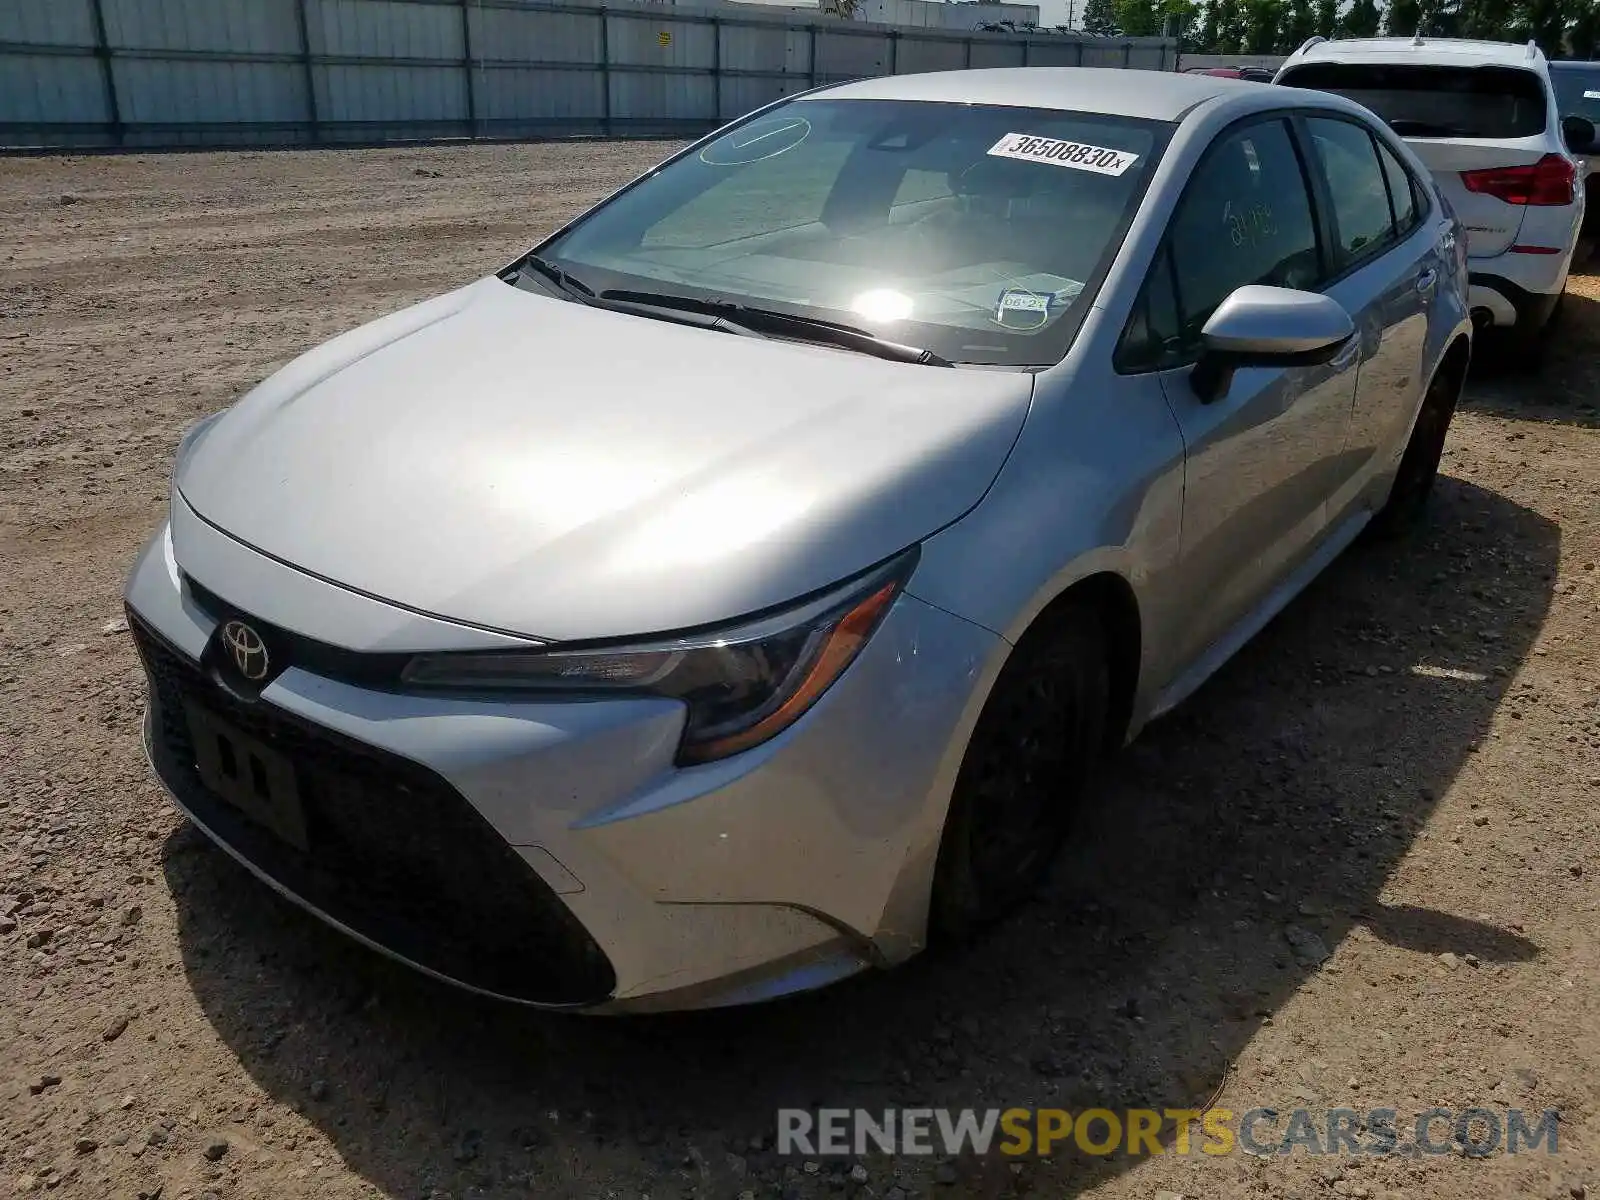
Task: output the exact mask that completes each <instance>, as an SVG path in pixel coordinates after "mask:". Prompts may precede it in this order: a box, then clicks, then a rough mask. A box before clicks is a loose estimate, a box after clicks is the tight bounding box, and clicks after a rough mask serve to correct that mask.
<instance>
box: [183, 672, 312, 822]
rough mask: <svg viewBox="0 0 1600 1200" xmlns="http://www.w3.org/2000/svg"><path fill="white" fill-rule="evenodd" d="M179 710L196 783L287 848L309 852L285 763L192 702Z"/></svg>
mask: <svg viewBox="0 0 1600 1200" xmlns="http://www.w3.org/2000/svg"><path fill="white" fill-rule="evenodd" d="M184 710H185V715H186V716H187V718H188V722H189V736H190V737H191V738H192V739H193V743H194V756H195V765H196V766H197V767H198V768H199V771H200V782H201V783H203V784H204V785H205V786H206V787H207V788H209V789H210V790H211V791H212V792H214V793H216V795H217V796H219V797H220V798H221V799H223V800H225V801H227V802H228V803H229V804H231V805H232V806H233V807H234V808H236V809H238V810H239V812H241V813H243V814H244V815H245V816H246V817H248V818H249V819H250V820H252V821H254V822H255V823H256V824H258V825H261V826H263V827H264V828H266V829H269V830H271V831H272V832H273V833H275V834H277V835H278V836H279V837H280V838H282V839H283V840H284V841H286V842H288V843H289V844H290V845H292V846H297V847H299V848H300V849H301V850H308V849H310V843H309V840H308V839H307V837H306V814H305V807H304V805H302V804H301V802H300V789H299V786H298V784H297V783H296V780H295V774H294V767H293V766H292V765H291V764H290V762H289V760H288V759H287V758H285V757H284V756H283V755H282V754H279V753H278V752H277V751H276V750H274V749H272V747H270V746H268V745H266V744H265V743H264V742H261V741H259V740H257V739H256V738H253V737H250V736H249V735H247V734H244V733H241V732H240V731H239V730H238V729H235V728H234V727H233V726H232V725H230V724H228V723H227V722H226V721H223V720H220V719H219V718H217V717H216V716H213V715H212V714H211V713H210V712H208V711H207V710H206V709H204V708H201V707H200V706H199V705H198V704H195V703H193V702H192V701H191V702H187V703H185V705H184Z"/></svg>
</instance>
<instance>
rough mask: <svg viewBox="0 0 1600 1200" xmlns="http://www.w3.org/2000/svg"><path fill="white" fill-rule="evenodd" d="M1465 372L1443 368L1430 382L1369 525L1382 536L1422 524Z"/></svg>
mask: <svg viewBox="0 0 1600 1200" xmlns="http://www.w3.org/2000/svg"><path fill="white" fill-rule="evenodd" d="M1465 374H1466V372H1464V371H1459V370H1450V369H1442V370H1440V371H1439V373H1438V374H1437V375H1435V376H1434V378H1433V382H1432V383H1431V384H1429V385H1428V394H1427V395H1426V396H1424V397H1423V400H1422V407H1421V408H1420V409H1419V410H1418V411H1417V419H1416V422H1415V423H1414V424H1413V425H1412V427H1411V438H1410V440H1409V441H1407V442H1406V450H1405V454H1404V455H1403V456H1402V457H1401V459H1400V469H1399V470H1398V471H1396V472H1395V477H1394V484H1393V485H1392V486H1391V487H1390V489H1389V498H1388V499H1387V500H1386V501H1384V505H1383V507H1382V508H1380V509H1379V510H1378V512H1377V514H1376V515H1375V516H1374V517H1373V518H1372V523H1371V525H1370V526H1369V527H1368V528H1369V529H1370V530H1371V531H1372V532H1373V533H1374V534H1375V535H1377V536H1378V537H1383V538H1392V537H1399V536H1401V535H1403V534H1406V533H1409V532H1410V531H1411V530H1412V529H1414V528H1416V526H1417V525H1418V524H1420V523H1421V521H1422V517H1423V514H1424V513H1425V512H1426V511H1427V507H1428V497H1429V496H1431V495H1432V494H1433V484H1434V481H1435V480H1436V479H1438V478H1439V459H1440V457H1441V456H1442V455H1443V454H1444V440H1445V437H1446V436H1447V435H1448V434H1449V432H1450V421H1451V419H1452V418H1453V417H1454V416H1455V414H1456V401H1457V400H1459V399H1460V397H1461V385H1462V382H1463V377H1464V376H1465Z"/></svg>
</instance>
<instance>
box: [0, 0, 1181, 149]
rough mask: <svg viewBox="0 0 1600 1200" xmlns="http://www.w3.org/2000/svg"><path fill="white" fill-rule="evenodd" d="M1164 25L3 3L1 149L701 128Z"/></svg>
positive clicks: (1099, 59)
mask: <svg viewBox="0 0 1600 1200" xmlns="http://www.w3.org/2000/svg"><path fill="white" fill-rule="evenodd" d="M1175 58H1176V48H1175V46H1174V44H1173V43H1172V42H1171V41H1170V40H1165V39H1159V38H1134V39H1126V40H1124V39H1105V38H1087V37H1075V36H1062V35H1047V34H1039V35H1033V36H1020V35H1012V34H1001V33H961V32H955V31H944V30H934V29H916V30H911V29H902V28H896V27H891V26H883V25H867V24H862V23H859V22H849V21H841V20H837V19H830V18H827V17H823V16H821V15H818V16H817V17H815V18H810V17H808V16H800V17H798V18H797V16H796V14H794V13H792V12H784V13H781V14H780V13H774V14H772V15H768V14H766V13H763V12H761V11H760V10H759V9H751V8H732V7H723V8H707V9H685V8H676V7H667V6H660V5H650V4H615V5H611V4H608V5H604V6H596V5H592V4H590V5H585V4H579V3H560V2H558V3H529V2H527V0H0V146H6V147H13V148H15V147H74V146H77V147H92V146H130V147H133V146H146V147H154V146H177V145H241V144H285V143H289V144H293V143H316V142H380V141H388V140H401V139H406V140H411V139H433V138H469V137H499V138H525V137H550V136H554V137H560V136H572V135H600V136H605V135H612V134H616V135H630V134H631V135H671V134H689V133H698V132H701V131H704V130H706V129H709V128H712V127H714V126H716V125H718V124H720V123H721V122H723V121H726V120H731V119H732V118H734V117H736V116H738V115H740V114H741V113H745V112H748V111H749V110H750V109H752V108H756V107H758V106H760V105H762V104H765V103H767V102H768V101H771V100H775V99H777V98H779V97H781V96H784V95H789V94H791V93H794V92H798V91H802V90H804V89H805V88H808V87H812V86H815V85H817V84H820V83H829V82H834V81H837V80H842V79H854V78H860V77H862V76H871V75H889V74H905V73H910V72H914V71H930V70H944V69H949V68H957V67H996V66H1030V65H1031V66H1078V65H1083V66H1125V67H1137V68H1145V69H1150V70H1171V69H1172V68H1173V66H1174V63H1175Z"/></svg>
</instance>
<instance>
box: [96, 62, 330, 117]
mask: <svg viewBox="0 0 1600 1200" xmlns="http://www.w3.org/2000/svg"><path fill="white" fill-rule="evenodd" d="M115 74H116V81H117V99H118V103H119V104H120V105H121V109H122V119H123V120H124V121H126V122H129V123H130V124H151V125H191V124H192V125H202V124H216V123H219V122H258V123H264V124H276V125H292V124H295V123H296V122H299V121H304V120H305V118H306V110H305V93H304V91H303V90H302V83H303V80H302V78H301V74H300V71H299V69H298V68H297V67H296V66H295V65H294V64H292V63H226V62H205V61H201V62H166V61H163V60H161V59H158V58H131V59H121V60H119V61H118V62H117V63H116V64H115Z"/></svg>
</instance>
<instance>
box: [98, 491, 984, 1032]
mask: <svg viewBox="0 0 1600 1200" xmlns="http://www.w3.org/2000/svg"><path fill="white" fill-rule="evenodd" d="M179 503H180V504H181V501H180V502H179ZM196 537H209V538H213V539H224V540H226V538H225V535H223V534H220V533H218V532H216V531H214V530H213V531H209V532H205V531H200V532H195V531H186V533H185V539H186V540H185V541H184V542H183V543H180V544H182V545H184V546H185V548H186V550H187V548H188V547H189V546H190V545H192V544H194V543H192V542H191V541H190V540H189V539H192V538H196ZM196 549H197V551H198V552H197V553H196V554H195V556H194V558H195V561H197V562H204V563H206V564H208V565H210V564H215V563H218V562H220V561H223V559H224V558H229V557H231V558H232V559H234V560H237V559H238V556H240V555H246V556H249V557H250V558H251V559H252V560H253V561H251V562H250V563H249V564H248V568H249V569H248V571H246V572H244V573H243V575H241V576H240V577H241V578H243V577H248V578H249V579H250V582H251V586H252V589H254V588H255V587H256V586H257V585H258V584H259V583H260V582H261V581H262V579H263V578H264V577H267V576H270V575H271V574H272V573H273V572H278V573H281V574H282V580H281V582H282V583H283V584H284V586H283V587H269V588H265V589H262V590H260V591H254V590H252V591H251V592H250V594H249V595H247V594H245V593H241V592H239V591H237V590H235V589H233V588H231V587H230V583H231V579H224V578H216V577H214V576H213V577H208V578H204V579H199V580H196V581H195V582H198V583H200V584H203V585H204V587H203V588H198V589H197V588H195V587H194V586H192V584H191V582H190V581H189V580H187V579H186V578H185V576H184V574H183V572H181V571H180V570H179V568H178V562H177V559H176V556H175V554H174V550H173V546H172V541H171V537H170V535H169V533H168V531H167V530H165V529H163V531H162V532H161V533H160V534H158V536H157V537H156V538H155V539H153V540H152V542H151V544H150V545H149V546H148V547H146V549H145V551H144V553H143V554H142V555H141V557H140V559H139V561H138V563H137V564H136V566H135V568H134V571H133V574H132V576H131V577H130V580H129V583H128V588H127V596H126V599H127V604H128V610H129V615H130V624H131V625H132V626H133V628H134V632H135V638H136V641H137V642H138V644H139V648H140V653H141V656H142V658H143V660H144V662H145V666H146V671H147V675H148V676H149V678H150V683H151V703H150V708H149V712H148V715H147V721H146V742H147V748H148V752H149V756H150V759H151V763H152V765H153V766H154V768H155V770H156V772H157V774H158V775H159V776H160V778H161V780H162V782H163V783H164V784H165V786H166V787H167V789H168V791H169V792H171V793H172V795H173V797H174V799H175V800H176V802H177V803H178V805H179V807H181V808H182V809H183V810H184V811H185V812H186V813H187V814H188V815H189V816H190V817H191V818H192V819H193V820H194V821H195V823H196V824H197V825H198V826H199V827H200V828H201V829H202V830H204V831H205V832H206V833H207V834H208V835H209V836H210V837H211V838H212V839H213V840H214V841H216V842H217V843H218V844H219V845H221V846H222V847H223V848H224V849H225V850H227V851H228V852H229V853H230V854H231V855H233V856H234V857H235V858H236V859H238V860H239V861H240V862H242V863H244V864H245V865H246V866H247V867H249V868H250V869H251V870H252V871H253V872H255V873H256V874H257V875H258V876H260V877H261V878H263V879H264V880H266V881H267V882H268V883H270V884H271V885H272V886H273V887H275V888H276V889H277V890H278V891H280V892H281V893H283V894H284V895H286V896H288V897H289V898H290V899H292V900H294V901H295V902H297V903H299V904H300V905H302V906H303V907H305V908H307V909H309V910H310V911H312V912H314V913H316V914H317V915H318V916H320V917H322V918H323V919H324V920H327V921H329V922H330V923H331V924H334V925H335V926H337V927H339V928H341V929H343V930H344V931H345V932H347V933H349V934H351V935H352V936H354V937H356V938H357V939H359V940H361V941H363V942H365V943H367V944H368V945H370V946H373V947H375V948H377V949H379V950H382V951H384V952H385V953H388V954H390V955H391V956H393V957H396V958H398V959H400V960H402V961H405V962H407V963H409V964H411V965H412V966H414V967H417V968H419V969H421V970H423V971H425V972H427V973H429V974H432V975H435V976H437V977H440V978H443V979H446V980H448V981H450V982H452V983H456V984H459V985H461V986H464V987H468V988H471V989H473V990H476V991H480V992H484V993H487V994H490V995H494V996H499V997H503V998H506V999H510V1000H514V1001H517V1002H521V1003H526V1004H533V1005H538V1006H543V1007H561V1008H579V1009H585V1010H596V1011H624V1010H646V1009H660V1008H688V1007H708V1006H714V1005H722V1004H732V1003H744V1002H749V1001H754V1000H761V999H767V998H771V997H774V996H779V995H784V994H787V993H790V992H795V991H803V990H808V989H810V988H814V987H817V986H821V985H823V984H826V983H829V982H832V981H834V980H836V979H839V978H842V977H844V976H846V975H849V974H852V973H854V972H856V971H859V970H861V969H862V968H864V967H866V966H869V965H882V964H888V963H892V962H895V961H898V960H900V959H903V958H905V957H907V956H909V955H910V954H912V953H914V952H915V951H916V950H917V949H919V948H920V947H921V945H922V943H923V940H924V933H925V925H926V912H927V900H928V892H929V888H930V886H931V880H932V873H933V864H934V860H935V857H936V854H937V850H938V840H939V835H940V832H941V830H942V826H943V819H944V810H945V806H946V803H947V801H948V796H949V792H950V787H951V785H952V783H953V780H954V776H955V771H956V769H957V767H958V766H959V761H960V754H961V750H962V748H963V747H964V746H965V743H966V738H967V734H968V733H969V732H970V729H971V724H972V722H973V720H975V718H976V709H977V707H978V701H979V698H980V697H981V696H982V695H983V694H984V691H985V690H986V687H987V683H988V681H989V679H990V678H992V675H993V673H994V672H995V671H996V670H998V667H999V664H1000V662H1001V661H1002V660H1003V658H1004V648H1005V647H1004V643H1003V642H1002V641H1001V639H999V638H998V637H996V636H995V635H994V634H992V633H990V632H989V631H987V630H984V629H981V628H979V627H978V626H975V625H972V624H970V623H969V622H966V621H963V620H961V619H959V618H957V617H954V616H951V615H950V614H948V613H945V612H943V611H942V610H939V609H936V608H933V607H931V606H929V605H927V604H924V603H923V602H921V601H918V600H916V599H915V598H913V597H911V596H906V595H902V596H901V597H900V599H899V600H897V601H896V603H895V606H894V608H893V609H892V611H891V612H890V614H889V616H888V617H887V618H886V619H885V621H884V623H883V625H882V626H881V627H880V628H879V630H878V631H877V633H876V634H875V635H874V637H873V639H872V641H871V642H870V643H869V644H868V646H867V647H866V649H865V650H864V651H863V652H862V654H861V656H860V657H859V658H858V659H857V660H856V662H855V663H854V664H852V666H851V668H850V669H849V670H848V671H847V672H846V673H845V675H844V676H843V677H842V678H841V679H840V680H839V681H838V682H837V683H836V684H835V685H834V686H833V687H832V688H831V689H830V690H829V692H828V693H827V694H826V695H824V696H823V697H822V699H821V700H820V701H819V702H818V703H817V705H816V706H815V707H814V708H813V709H812V710H811V711H810V712H808V713H807V714H806V715H805V717H803V718H802V719H801V720H800V721H799V722H797V723H796V724H795V725H794V726H793V727H791V728H790V729H788V730H787V731H785V732H784V734H782V735H780V736H779V737H778V738H775V739H773V740H772V741H771V742H769V743H766V744H765V745H763V746H760V747H757V748H755V749H754V750H751V751H749V752H747V753H745V754H741V755H738V756H735V757H734V758H731V759H727V760H724V761H722V762H717V763H711V764H707V765H704V766H698V767H692V768H678V767H676V766H674V765H673V762H672V758H673V754H674V751H675V749H676V745H677V739H678V732H679V727H680V724H681V720H682V714H681V709H680V708H679V706H678V705H677V704H676V703H675V702H672V701H666V700H656V699H623V700H613V701H595V702H584V703H564V704H559V703H550V702H547V701H546V702H537V701H526V700H516V699H505V698H495V699H488V698H472V699H469V698H464V697H454V696H441V695H420V694H409V693H404V692H399V691H395V690H389V689H384V688H375V687H367V686H361V685H358V684H356V683H352V682H350V681H348V680H342V679H336V678H330V677H327V676H325V675H320V674H317V673H315V672H313V671H311V670H308V669H305V668H302V667H297V666H291V667H289V669H287V670H286V671H284V673H283V674H281V675H279V676H278V677H277V678H276V679H274V680H273V681H272V682H271V684H269V685H268V686H267V687H266V688H265V689H264V690H263V691H262V693H261V695H260V696H259V698H257V699H255V700H253V701H250V700H244V699H240V698H238V697H235V696H233V695H230V694H229V693H227V692H226V691H224V690H223V689H222V688H220V687H219V686H218V685H217V684H216V683H214V682H213V681H212V680H211V678H210V677H209V675H208V674H207V673H206V672H205V671H204V670H203V669H202V668H201V667H200V665H199V660H200V658H201V656H202V653H203V651H204V648H205V646H206V645H207V644H208V642H209V641H210V640H211V638H212V637H213V635H214V633H215V630H216V627H217V624H218V621H219V616H218V614H217V613H216V612H215V611H214V609H215V607H216V606H215V604H214V603H213V602H212V601H211V599H210V596H209V594H211V593H214V594H216V595H221V596H229V597H230V600H232V601H233V602H234V603H239V604H240V607H241V608H243V609H245V610H247V611H249V612H250V614H251V615H252V616H254V617H256V618H257V619H258V620H260V621H262V622H265V623H267V624H269V625H270V624H272V623H274V620H275V618H277V619H279V620H281V619H282V617H283V616H284V615H285V613H286V612H287V611H288V610H285V611H284V612H273V611H262V609H263V608H266V609H268V610H270V609H272V608H273V606H274V605H275V604H278V603H279V601H278V600H275V599H273V597H283V596H290V597H293V596H295V595H297V594H299V592H298V591H297V589H302V587H303V585H304V584H305V581H306V579H307V577H305V576H303V575H300V574H299V573H298V572H295V571H294V570H293V568H290V567H287V566H284V565H282V564H279V563H276V562H274V561H272V560H269V559H266V558H265V557H264V556H260V555H256V554H254V552H253V551H249V550H248V549H247V548H244V547H242V546H240V545H239V544H238V543H231V544H230V545H228V546H226V547H219V546H211V547H205V546H196ZM217 550H225V552H226V553H225V555H222V556H220V557H219V555H218V554H217V553H213V551H217ZM188 562H189V559H188V557H187V555H186V558H185V563H186V565H188ZM291 576H293V577H295V578H292V579H291ZM318 584H319V586H327V585H322V584H321V583H320V581H318ZM250 595H258V596H260V597H262V599H261V601H260V603H259V604H253V603H251V601H250ZM202 601H204V603H202ZM363 601H364V602H366V603H371V604H376V603H377V602H375V601H366V600H365V598H363ZM206 604H210V605H211V607H210V608H209V609H208V608H207V607H206ZM303 611H304V607H303V606H299V607H297V608H296V609H295V613H296V618H297V619H299V618H300V615H301V613H303ZM386 616H387V618H388V623H387V624H386V626H385V628H386V633H385V637H386V639H387V644H386V648H387V649H390V650H393V649H397V648H399V647H401V646H402V645H403V643H404V641H405V639H406V636H407V635H406V633H405V632H404V628H403V626H404V620H403V619H402V618H403V617H404V614H403V613H401V612H400V610H396V609H393V608H392V607H388V608H387V609H386ZM427 620H429V621H430V622H431V623H430V624H429V625H428V626H427V628H426V630H425V631H424V633H423V634H422V635H421V637H422V638H423V639H425V640H426V643H427V645H428V646H429V647H430V648H437V646H438V640H439V629H438V622H437V621H436V620H434V619H427ZM285 627H288V626H287V624H286V625H285ZM294 632H296V633H299V634H301V635H303V636H307V637H316V636H317V635H318V634H319V632H321V631H320V630H317V629H306V628H303V627H301V628H295V629H294ZM470 636H471V631H464V637H470ZM420 647H421V643H420V641H419V646H418V648H420ZM186 704H198V705H200V706H201V707H202V708H203V709H204V710H206V711H207V712H210V713H211V714H212V715H213V716H215V717H218V718H220V719H222V720H224V721H226V722H227V723H228V724H229V725H230V726H231V727H232V728H235V729H238V730H240V731H242V732H243V733H244V734H245V735H247V736H248V737H251V738H254V739H257V740H258V741H259V742H261V743H263V744H266V745H268V746H271V747H272V748H273V749H275V750H277V751H278V752H280V753H282V754H283V755H285V756H286V757H287V758H288V759H289V760H290V762H291V763H292V764H293V767H294V770H295V774H296V777H297V780H298V781H299V782H298V786H299V791H300V793H301V795H302V797H303V800H304V803H305V807H306V810H307V812H306V822H307V829H308V831H309V835H310V836H309V839H308V850H305V851H302V850H297V849H295V848H294V847H292V846H291V845H289V843H287V842H285V841H283V840H281V839H279V838H278V837H277V836H275V835H274V834H271V833H269V832H267V831H266V830H264V829H263V828H262V827H260V826H257V825H255V824H253V823H252V822H251V821H250V820H248V819H245V818H244V817H243V816H242V814H241V813H240V812H239V811H238V810H237V809H235V808H233V806H232V805H230V804H228V803H227V802H225V801H223V800H222V799H221V798H220V797H218V796H217V795H216V794H215V793H213V792H211V791H210V790H209V789H208V788H206V787H205V786H204V785H203V784H202V783H201V782H200V778H199V775H198V772H197V769H196V766H195V753H194V749H193V746H192V739H191V735H190V727H189V725H188V724H187V722H186V721H185V719H184V713H185V705H186Z"/></svg>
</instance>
